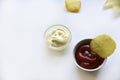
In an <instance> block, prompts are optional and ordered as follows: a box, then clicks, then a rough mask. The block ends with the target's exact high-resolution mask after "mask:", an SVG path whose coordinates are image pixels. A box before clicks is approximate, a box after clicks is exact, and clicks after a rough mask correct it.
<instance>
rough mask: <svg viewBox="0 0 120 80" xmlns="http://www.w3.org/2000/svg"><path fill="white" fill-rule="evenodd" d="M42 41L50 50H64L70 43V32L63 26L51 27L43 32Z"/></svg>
mask: <svg viewBox="0 0 120 80" xmlns="http://www.w3.org/2000/svg"><path fill="white" fill-rule="evenodd" d="M44 39H45V42H46V44H47V46H48V47H49V48H50V49H53V50H64V49H65V48H67V47H68V45H69V43H70V41H71V32H70V30H69V29H68V28H67V27H66V26H64V25H60V24H58V25H52V26H50V27H49V28H47V30H46V31H45V34H44Z"/></svg>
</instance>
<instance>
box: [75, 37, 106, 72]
mask: <svg viewBox="0 0 120 80" xmlns="http://www.w3.org/2000/svg"><path fill="white" fill-rule="evenodd" d="M91 40H92V39H84V40H81V41H80V42H78V43H77V44H76V46H75V48H74V52H73V54H74V59H75V64H76V65H77V66H78V67H79V68H80V69H82V70H85V71H96V70H99V69H100V68H101V67H102V66H103V65H104V63H105V62H106V59H104V58H101V57H100V56H99V55H97V53H95V52H93V51H92V50H91V48H90V42H91Z"/></svg>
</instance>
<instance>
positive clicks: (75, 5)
mask: <svg viewBox="0 0 120 80" xmlns="http://www.w3.org/2000/svg"><path fill="white" fill-rule="evenodd" d="M65 5H66V8H67V10H68V11H70V12H78V11H79V9H80V7H81V2H80V0H65Z"/></svg>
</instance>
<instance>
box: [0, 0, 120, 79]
mask: <svg viewBox="0 0 120 80" xmlns="http://www.w3.org/2000/svg"><path fill="white" fill-rule="evenodd" d="M64 2H65V1H64V0H0V80H120V76H119V74H120V45H119V44H120V29H119V27H120V18H119V17H116V16H115V14H114V12H113V11H112V9H107V10H103V4H104V3H105V1H104V0H82V1H81V2H82V7H81V10H80V12H78V13H71V12H68V11H67V10H66V8H65V4H64ZM54 24H63V25H66V26H67V27H68V28H69V29H70V30H71V33H72V41H71V43H70V45H69V47H68V48H67V49H66V50H65V51H63V52H55V51H51V50H49V49H48V48H47V47H46V46H45V43H44V39H43V34H44V31H45V30H46V29H47V28H48V27H49V26H51V25H54ZM100 34H109V35H111V36H112V37H113V38H114V40H115V41H116V43H117V49H116V50H115V52H114V54H113V55H111V56H110V57H109V58H108V60H107V62H106V64H105V65H104V66H103V67H102V68H101V69H100V70H99V71H96V72H85V71H82V70H80V69H78V68H77V67H76V65H75V63H74V59H73V48H74V46H75V45H76V43H77V42H78V41H80V40H82V39H85V38H94V37H95V36H97V35H100Z"/></svg>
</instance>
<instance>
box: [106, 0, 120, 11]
mask: <svg viewBox="0 0 120 80" xmlns="http://www.w3.org/2000/svg"><path fill="white" fill-rule="evenodd" d="M104 8H113V10H114V11H115V12H118V13H119V12H120V0H106V2H105V4H104Z"/></svg>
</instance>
